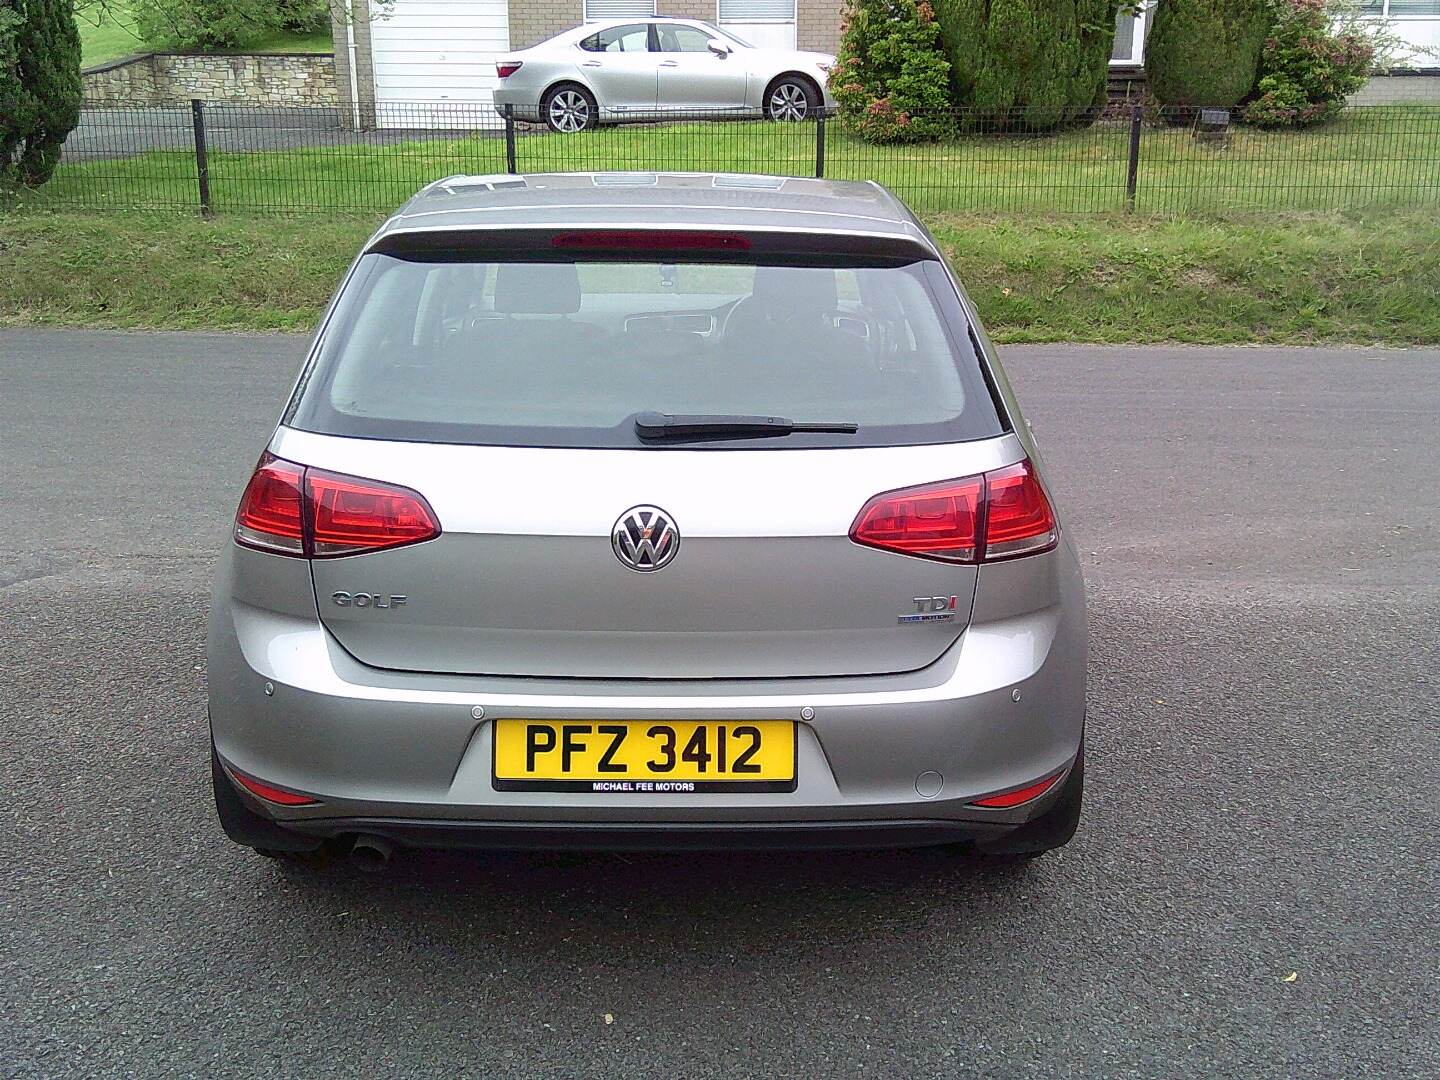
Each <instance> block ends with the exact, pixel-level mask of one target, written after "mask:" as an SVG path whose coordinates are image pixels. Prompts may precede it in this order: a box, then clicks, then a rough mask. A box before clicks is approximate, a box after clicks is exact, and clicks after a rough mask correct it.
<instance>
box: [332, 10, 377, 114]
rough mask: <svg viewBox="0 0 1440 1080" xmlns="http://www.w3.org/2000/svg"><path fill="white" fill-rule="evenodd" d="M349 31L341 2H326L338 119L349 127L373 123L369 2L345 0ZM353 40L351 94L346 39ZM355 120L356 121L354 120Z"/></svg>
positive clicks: (372, 60) (373, 105)
mask: <svg viewBox="0 0 1440 1080" xmlns="http://www.w3.org/2000/svg"><path fill="white" fill-rule="evenodd" d="M348 4H349V6H350V8H351V11H352V15H351V18H353V20H354V30H353V34H352V32H351V31H349V30H347V28H346V23H347V21H348V20H347V18H346V11H345V6H344V4H343V3H332V4H331V5H330V38H331V40H332V41H333V42H334V44H335V90H336V95H337V97H338V98H339V101H340V105H341V122H342V123H343V124H344V125H345V126H346V127H350V128H354V127H357V126H358V127H361V128H371V127H374V126H375V62H374V57H373V55H372V53H371V50H370V2H369V0H348ZM352 36H353V38H354V43H355V78H354V90H355V91H358V94H352V87H351V78H350V41H351V37H352ZM357 121H358V124H357Z"/></svg>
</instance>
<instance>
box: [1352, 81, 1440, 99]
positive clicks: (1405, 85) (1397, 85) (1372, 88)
mask: <svg viewBox="0 0 1440 1080" xmlns="http://www.w3.org/2000/svg"><path fill="white" fill-rule="evenodd" d="M1347 104H1350V105H1406V104H1409V105H1440V74H1437V75H1428V74H1427V75H1377V76H1376V77H1375V78H1373V79H1371V80H1370V81H1369V82H1368V83H1366V84H1365V85H1364V86H1362V87H1361V88H1360V90H1359V92H1358V93H1355V94H1352V95H1351V96H1350V98H1349V100H1348V101H1347Z"/></svg>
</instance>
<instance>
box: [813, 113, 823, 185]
mask: <svg viewBox="0 0 1440 1080" xmlns="http://www.w3.org/2000/svg"><path fill="white" fill-rule="evenodd" d="M824 175H825V106H824V105H821V106H820V108H819V109H818V110H817V111H816V113H815V179H816V180H819V179H821V178H823V177H824Z"/></svg>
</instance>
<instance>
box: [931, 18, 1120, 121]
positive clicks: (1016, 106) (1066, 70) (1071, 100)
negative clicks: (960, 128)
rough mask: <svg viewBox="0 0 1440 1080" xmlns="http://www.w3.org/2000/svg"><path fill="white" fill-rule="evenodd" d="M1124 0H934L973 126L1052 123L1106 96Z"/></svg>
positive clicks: (1089, 109)
mask: <svg viewBox="0 0 1440 1080" xmlns="http://www.w3.org/2000/svg"><path fill="white" fill-rule="evenodd" d="M1119 8H1120V0H936V15H937V18H938V20H939V23H940V36H941V41H942V44H943V47H944V50H945V56H946V59H948V60H949V61H950V96H951V100H953V101H954V103H955V104H956V105H958V106H960V107H961V108H963V109H966V110H968V111H969V116H970V119H971V122H972V124H973V126H976V127H996V126H1024V127H1026V128H1033V129H1041V130H1043V129H1047V128H1053V127H1057V126H1060V125H1062V124H1067V123H1072V122H1075V121H1083V120H1087V119H1092V118H1093V117H1094V115H1095V114H1096V111H1097V109H1098V107H1100V106H1102V105H1104V103H1105V84H1106V77H1107V75H1108V71H1109V60H1110V50H1111V47H1112V46H1113V45H1114V42H1115V16H1116V14H1117V13H1118V11H1119Z"/></svg>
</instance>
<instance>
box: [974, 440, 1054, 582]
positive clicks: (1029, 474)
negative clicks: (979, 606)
mask: <svg viewBox="0 0 1440 1080" xmlns="http://www.w3.org/2000/svg"><path fill="white" fill-rule="evenodd" d="M1058 539H1059V534H1058V532H1057V531H1056V528H1055V512H1054V511H1053V510H1051V509H1050V500H1049V499H1047V498H1046V497H1045V490H1044V489H1043V488H1042V487H1041V486H1040V479H1039V477H1037V476H1036V475H1035V469H1034V467H1033V466H1031V464H1030V462H1028V461H1021V462H1019V463H1017V464H1015V465H1011V466H1010V467H1009V468H1007V469H997V470H996V471H995V472H988V473H986V474H985V558H987V559H1009V558H1013V557H1015V556H1016V555H1034V554H1035V553H1036V552H1040V551H1049V550H1050V549H1051V548H1052V547H1054V546H1055V542H1056V540H1058Z"/></svg>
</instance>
